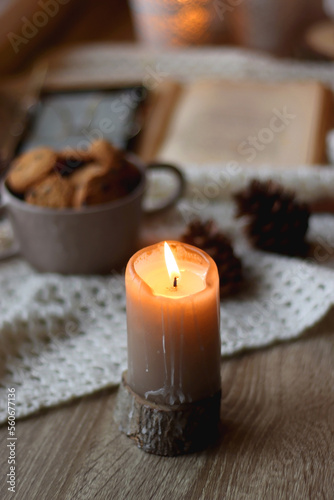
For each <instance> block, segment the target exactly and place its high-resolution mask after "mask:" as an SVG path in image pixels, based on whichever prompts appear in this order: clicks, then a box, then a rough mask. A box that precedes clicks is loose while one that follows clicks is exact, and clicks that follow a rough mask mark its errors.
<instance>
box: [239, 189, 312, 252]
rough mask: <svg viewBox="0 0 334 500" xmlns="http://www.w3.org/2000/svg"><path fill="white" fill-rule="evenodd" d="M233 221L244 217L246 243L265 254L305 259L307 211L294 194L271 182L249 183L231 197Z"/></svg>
mask: <svg viewBox="0 0 334 500" xmlns="http://www.w3.org/2000/svg"><path fill="white" fill-rule="evenodd" d="M235 200H236V203H237V207H238V210H237V214H236V217H242V216H244V215H245V216H248V224H247V226H246V228H245V230H246V234H247V237H248V238H249V240H250V242H251V243H252V244H253V245H254V246H255V247H258V248H261V249H263V250H266V251H268V252H276V253H281V254H284V255H305V254H306V253H307V249H308V245H307V243H306V242H305V235H306V232H307V228H308V221H309V217H310V210H309V208H308V206H307V205H306V204H305V203H300V202H298V201H297V200H296V198H295V194H294V193H292V192H290V191H287V190H285V189H284V188H283V187H282V186H281V185H280V184H278V183H276V182H273V181H266V182H260V181H257V180H253V181H252V182H251V183H250V184H249V186H248V187H246V188H245V189H244V190H243V191H241V192H239V193H237V194H236V195H235Z"/></svg>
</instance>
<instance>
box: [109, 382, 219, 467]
mask: <svg viewBox="0 0 334 500" xmlns="http://www.w3.org/2000/svg"><path fill="white" fill-rule="evenodd" d="M126 374H127V372H124V373H123V376H122V382H121V385H120V389H119V392H118V396H117V401H116V407H115V413H114V419H115V421H116V422H117V423H118V424H119V428H120V430H121V431H122V432H123V433H124V434H126V435H127V436H128V437H129V438H131V439H133V440H134V441H135V442H136V443H137V446H138V448H141V449H142V450H144V451H146V452H148V453H153V454H156V455H163V456H168V457H172V456H176V455H183V454H186V453H192V452H195V451H199V450H202V449H204V448H206V447H207V446H209V445H210V444H212V443H213V442H214V441H215V440H216V439H217V437H218V429H219V414H220V399H221V392H220V391H218V392H217V393H216V394H214V395H213V396H212V397H210V398H206V399H203V400H201V401H195V402H193V403H186V404H182V405H174V406H167V405H160V404H156V403H153V402H151V401H147V400H146V399H144V398H142V397H140V396H138V394H136V393H135V392H134V391H133V390H132V389H131V388H130V387H129V385H128V383H127V377H126Z"/></svg>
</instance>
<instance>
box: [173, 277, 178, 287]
mask: <svg viewBox="0 0 334 500" xmlns="http://www.w3.org/2000/svg"><path fill="white" fill-rule="evenodd" d="M173 287H174V288H176V287H177V276H174V280H173Z"/></svg>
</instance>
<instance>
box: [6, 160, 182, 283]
mask: <svg viewBox="0 0 334 500" xmlns="http://www.w3.org/2000/svg"><path fill="white" fill-rule="evenodd" d="M126 159H127V160H128V161H130V162H131V163H132V164H133V165H135V166H136V168H137V169H138V170H139V172H140V173H141V180H140V183H139V185H138V186H137V187H136V188H135V189H134V191H132V192H131V193H130V194H128V195H127V196H124V197H122V198H120V199H118V200H115V201H111V202H109V203H105V204H101V205H94V206H87V207H83V208H80V209H78V210H76V209H71V208H68V209H52V208H46V207H41V206H37V205H31V204H29V203H26V202H25V201H23V200H21V199H19V198H17V197H16V196H15V195H13V194H12V193H11V192H10V190H9V189H8V188H7V186H6V183H4V184H3V185H2V200H3V205H2V207H1V209H2V210H5V212H6V214H8V216H9V220H10V221H11V224H12V226H13V230H14V235H15V238H16V240H17V243H18V246H19V253H20V254H21V255H22V256H23V257H24V258H25V259H26V260H27V261H28V262H29V263H30V264H31V265H32V266H34V267H35V268H36V269H37V270H39V271H42V272H55V273H62V274H105V273H110V272H112V271H113V270H117V269H120V268H122V267H123V266H124V265H125V264H126V262H127V260H128V259H129V258H130V257H131V255H132V254H133V253H134V252H135V251H136V250H137V244H138V236H139V229H140V224H141V219H142V215H143V213H144V212H145V213H158V212H160V211H162V210H166V209H167V208H169V207H170V206H171V205H173V204H174V203H175V202H176V201H177V200H178V199H179V198H180V197H181V196H182V193H183V190H184V187H185V180H184V177H183V175H182V173H181V172H180V170H179V169H178V168H177V167H174V166H173V165H165V164H149V165H144V164H143V163H142V162H141V161H140V160H139V159H138V158H137V157H136V156H134V155H130V154H127V156H126ZM150 169H165V170H169V171H171V172H172V173H173V174H174V175H176V177H177V181H178V182H177V189H176V191H175V193H173V195H172V196H171V197H170V198H169V199H167V200H166V201H165V202H164V203H163V204H160V205H159V206H156V207H155V208H152V209H151V210H150V211H148V210H145V209H144V208H143V197H144V193H145V189H146V186H147V176H146V172H147V170H150Z"/></svg>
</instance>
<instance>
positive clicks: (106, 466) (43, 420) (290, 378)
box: [0, 313, 334, 500]
mask: <svg viewBox="0 0 334 500" xmlns="http://www.w3.org/2000/svg"><path fill="white" fill-rule="evenodd" d="M333 325H334V314H333V313H332V314H331V315H329V317H328V318H327V319H326V321H324V322H323V323H322V324H321V325H320V326H318V327H317V328H315V329H313V331H311V333H310V334H309V335H308V336H307V337H305V338H304V339H302V340H299V341H296V342H294V343H287V344H282V345H278V346H275V347H272V348H270V349H265V350H260V351H257V352H253V353H248V354H244V355H240V356H238V357H235V358H231V359H225V360H223V361H222V370H221V371H222V382H223V398H222V408H221V416H222V434H221V439H220V441H219V442H218V443H217V445H216V446H215V447H213V448H211V449H208V450H206V451H204V452H201V453H197V454H193V455H188V456H182V457H177V458H164V457H158V456H152V455H149V454H146V453H144V452H143V451H141V450H139V449H137V448H136V446H135V445H134V444H133V442H132V441H131V440H130V439H128V438H127V437H126V436H125V435H123V434H121V433H119V431H118V429H117V426H116V424H115V423H114V421H113V408H114V403H115V394H116V392H115V391H108V390H106V391H103V392H100V393H98V394H95V395H91V396H87V397H84V398H82V399H80V400H78V401H76V402H73V403H71V404H67V405H65V406H63V407H59V408H55V409H50V410H48V411H46V412H44V413H43V414H40V415H38V416H34V417H30V418H27V419H25V420H21V421H18V423H17V437H18V441H17V461H18V482H17V493H16V495H15V498H16V499H22V500H23V499H24V500H26V499H28V500H30V499H37V498H38V499H48V500H52V499H68V500H69V499H80V500H84V499H94V498H96V499H116V500H123V499H124V500H125V499H126V500H131V499H136V500H138V499H139V500H141V499H145V500H149V499H173V500H178V499H187V500H188V499H190V500H215V499H217V500H218V499H219V500H220V499H222V498H225V499H233V500H234V499H235V500H240V499H243V498H247V499H254V500H255V499H256V500H258V499H275V500H276V499H294V500H296V499H303V500H304V499H312V500H316V499H332V498H333V491H334V477H333V470H334V439H333V437H334V367H333V359H334V334H333V331H334V328H333ZM17 397H19V393H18V394H17ZM0 436H1V443H3V444H2V450H4V448H5V446H4V443H5V442H6V441H5V440H6V437H7V430H6V428H5V427H2V428H1V430H0ZM6 457H7V454H6V453H1V462H0V463H1V473H2V475H3V476H4V475H5V471H6V470H7V463H6V459H7V458H6ZM1 480H2V481H3V478H1ZM4 482H5V481H3V482H2V491H1V498H3V499H4V500H7V499H9V498H12V493H10V492H8V491H5V486H4Z"/></svg>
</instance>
